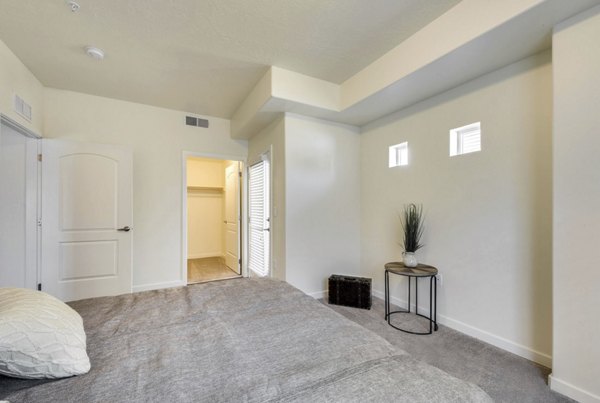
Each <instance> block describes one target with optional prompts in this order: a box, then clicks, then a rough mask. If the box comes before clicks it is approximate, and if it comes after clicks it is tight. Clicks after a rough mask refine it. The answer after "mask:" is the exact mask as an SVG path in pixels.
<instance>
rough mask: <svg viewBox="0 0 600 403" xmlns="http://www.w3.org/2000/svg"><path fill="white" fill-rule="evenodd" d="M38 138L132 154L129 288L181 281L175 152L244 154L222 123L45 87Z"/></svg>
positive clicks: (179, 158)
mask: <svg viewBox="0 0 600 403" xmlns="http://www.w3.org/2000/svg"><path fill="white" fill-rule="evenodd" d="M44 102H45V105H46V108H45V113H44V116H45V118H44V135H45V136H46V137H51V138H62V139H70V140H79V141H88V142H96V143H107V144H121V145H123V146H126V147H129V148H130V149H131V150H132V151H133V195H134V201H133V203H134V206H133V221H134V222H133V227H134V231H133V262H134V267H133V284H134V290H136V291H137V290H142V289H149V288H158V287H166V286H172V285H179V284H184V283H185V281H186V279H184V278H183V271H182V262H183V261H184V260H185V259H183V258H182V246H181V242H182V204H183V203H182V199H181V198H182V170H183V152H184V151H191V152H199V153H203V154H214V155H220V156H230V157H231V158H232V159H233V158H234V157H236V158H240V159H244V158H246V155H247V143H246V142H245V141H235V140H232V139H231V138H230V136H229V130H230V128H229V121H228V120H225V119H219V118H213V117H207V119H208V120H209V121H210V127H209V128H208V129H202V128H196V127H190V126H186V125H185V124H184V120H185V119H184V117H185V112H180V111H173V110H168V109H162V108H157V107H152V106H147V105H141V104H136V103H131V102H125V101H117V100H113V99H108V98H102V97H96V96H91V95H85V94H81V93H75V92H70V91H62V90H56V89H50V88H47V89H45V91H44Z"/></svg>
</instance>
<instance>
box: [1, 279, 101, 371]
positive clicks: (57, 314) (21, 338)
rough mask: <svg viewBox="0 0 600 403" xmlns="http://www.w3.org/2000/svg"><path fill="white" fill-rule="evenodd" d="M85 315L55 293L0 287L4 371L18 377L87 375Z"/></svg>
mask: <svg viewBox="0 0 600 403" xmlns="http://www.w3.org/2000/svg"><path fill="white" fill-rule="evenodd" d="M85 347H86V346H85V331H84V330H83V320H82V319H81V316H79V314H78V313H77V312H75V310H73V309H72V308H71V307H69V306H67V305H66V304H65V303H63V302H61V301H59V300H58V299H56V298H54V297H53V296H51V295H48V294H45V293H43V292H40V291H34V290H28V289H23V288H0V374H3V375H7V376H11V377H15V378H28V379H40V378H64V377H67V376H73V375H80V374H85V373H86V372H88V371H89V370H90V360H89V358H88V356H87V353H86V350H85Z"/></svg>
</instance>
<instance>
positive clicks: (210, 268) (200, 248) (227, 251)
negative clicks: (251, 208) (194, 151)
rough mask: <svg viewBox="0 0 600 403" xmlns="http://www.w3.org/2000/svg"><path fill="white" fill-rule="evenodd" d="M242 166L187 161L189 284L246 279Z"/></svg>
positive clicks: (197, 159)
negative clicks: (243, 247)
mask: <svg viewBox="0 0 600 403" xmlns="http://www.w3.org/2000/svg"><path fill="white" fill-rule="evenodd" d="M242 165H243V163H242V162H241V161H236V160H229V159H218V158H206V157H197V156H186V157H185V177H186V183H185V185H186V209H185V213H186V214H185V216H186V217H185V224H186V228H187V231H186V245H187V251H186V268H187V283H188V284H195V283H203V282H207V281H215V280H225V279H231V278H237V277H241V276H242V270H241V266H242V265H241V263H242V248H241V245H242V242H241V239H242V228H241V223H242V220H241V219H240V218H241V215H242V180H241V179H242V177H241V176H242V174H241V173H242V169H243V166H242Z"/></svg>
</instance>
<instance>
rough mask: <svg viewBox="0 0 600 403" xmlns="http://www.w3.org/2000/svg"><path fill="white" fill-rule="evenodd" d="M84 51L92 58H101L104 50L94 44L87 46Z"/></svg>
mask: <svg viewBox="0 0 600 403" xmlns="http://www.w3.org/2000/svg"><path fill="white" fill-rule="evenodd" d="M85 53H87V55H88V56H89V57H91V58H92V59H96V60H102V59H104V51H103V50H102V49H99V48H96V47H94V46H88V47H87V48H85Z"/></svg>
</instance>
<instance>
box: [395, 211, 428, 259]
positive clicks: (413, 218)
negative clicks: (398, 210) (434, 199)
mask: <svg viewBox="0 0 600 403" xmlns="http://www.w3.org/2000/svg"><path fill="white" fill-rule="evenodd" d="M423 222H424V217H423V206H422V205H418V206H417V205H416V204H414V203H411V204H408V205H405V206H404V211H403V213H402V216H401V217H400V223H401V224H402V230H403V231H404V252H413V253H414V252H416V251H417V250H419V249H421V248H422V247H423V244H421V237H422V236H423V228H424V226H423Z"/></svg>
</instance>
